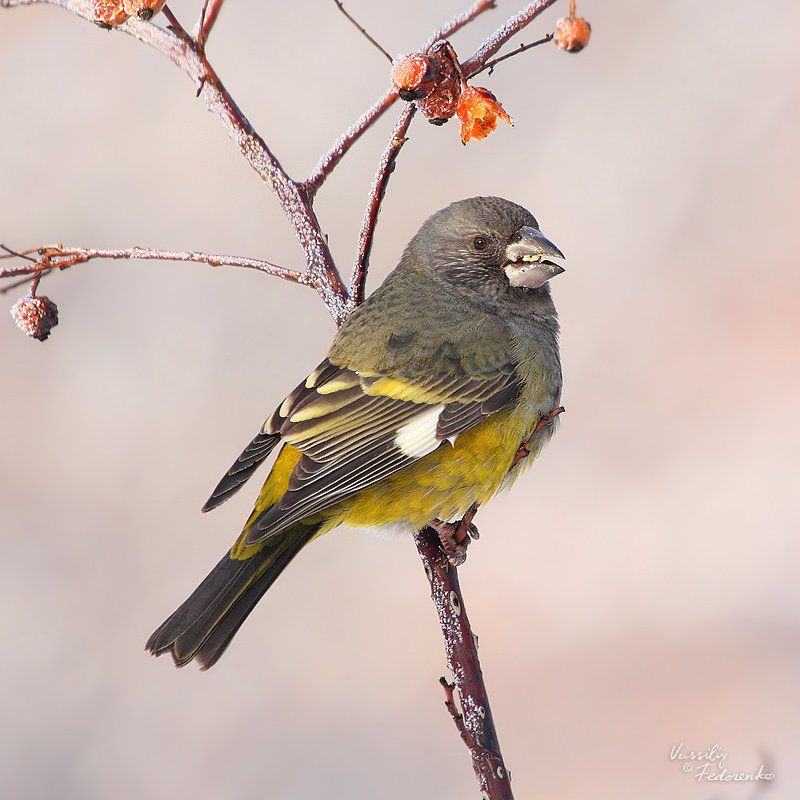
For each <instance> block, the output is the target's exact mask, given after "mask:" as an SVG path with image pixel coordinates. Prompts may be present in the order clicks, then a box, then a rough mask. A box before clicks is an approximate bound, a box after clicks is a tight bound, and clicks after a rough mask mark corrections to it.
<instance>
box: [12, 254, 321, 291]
mask: <svg viewBox="0 0 800 800" xmlns="http://www.w3.org/2000/svg"><path fill="white" fill-rule="evenodd" d="M0 247H2V248H3V249H4V250H5V251H6V254H5V255H0V259H5V258H11V257H12V256H17V257H19V258H22V259H25V261H26V262H28V263H27V264H26V265H24V266H20V267H11V268H8V269H0V279H3V278H13V277H16V276H18V275H30V276H34V279H38V278H39V277H42V276H44V275H47V274H49V273H50V272H52V271H53V270H62V269H68V268H69V267H73V266H75V265H76V264H85V263H86V262H87V261H92V260H93V259H96V258H108V259H138V260H141V261H192V262H195V263H197V264H208V265H209V266H211V267H242V268H244V269H255V270H258V271H259V272H263V273H265V274H267V275H274V276H275V277H277V278H283V280H287V281H292V282H293V283H300V284H303V285H305V286H315V284H314V281H313V278H312V277H311V276H309V275H308V274H306V273H303V272H295V271H294V270H291V269H286V268H284V267H279V266H277V265H276V264H272V263H270V262H269V261H262V260H261V259H257V258H243V257H241V256H223V255H212V254H210V253H197V252H194V251H175V250H155V249H153V248H150V247H128V248H123V249H104V248H90V247H65V246H64V245H63V244H54V245H49V246H47V247H34V248H31V249H29V250H21V251H19V252H16V251H14V250H10V249H9V248H7V247H5V246H4V245H0ZM32 255H35V256H36V258H31V256H32ZM25 282H26V281H17V282H14V283H11V284H8V285H6V286H3V287H2V289H0V294H2V293H4V292H7V291H9V290H10V289H13V288H15V287H16V286H19V285H20V284H22V283H25Z"/></svg>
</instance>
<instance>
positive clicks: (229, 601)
mask: <svg viewBox="0 0 800 800" xmlns="http://www.w3.org/2000/svg"><path fill="white" fill-rule="evenodd" d="M317 530H318V526H315V525H301V524H297V525H293V526H292V527H291V528H288V529H287V530H285V531H282V532H281V533H279V534H277V535H276V536H274V537H271V538H269V539H266V540H264V546H263V547H262V548H261V549H260V550H259V551H258V552H257V553H255V554H254V555H253V556H251V557H250V558H248V559H242V560H238V559H233V558H230V555H229V554H226V555H225V556H224V557H223V558H222V560H221V561H220V562H219V564H217V566H216V567H214V569H212V570H211V572H210V573H209V575H208V577H206V579H205V580H204V581H203V582H202V583H201V584H200V585H199V586H198V587H197V588H196V589H195V590H194V592H192V594H191V596H190V597H189V599H188V600H186V601H185V602H184V603H183V605H181V606H180V607H179V608H178V609H177V611H175V612H174V613H173V614H172V615H171V616H170V617H168V618H167V619H166V620H165V621H164V623H163V624H162V625H161V626H160V627H159V628H158V630H156V631H155V633H153V635H152V636H151V637H150V638H149V639H148V641H147V644H146V645H145V648H146V649H147V650H149V651H150V652H151V653H152V654H153V655H156V656H160V655H161V654H162V653H171V654H172V658H173V660H174V661H175V664H176V666H179V667H182V666H184V664H188V663H189V662H190V661H192V659H195V658H196V659H197V661H198V662H199V663H200V668H201V669H208V668H209V667H212V666H214V664H216V663H217V661H218V660H219V658H220V656H222V654H223V653H224V652H225V649H226V648H227V647H228V645H229V644H230V642H231V639H233V637H234V635H235V634H236V631H238V630H239V627H240V626H241V624H242V623H243V622H244V621H245V619H247V615H248V614H249V613H250V612H251V611H252V610H253V609H254V608H255V606H256V603H258V601H259V600H260V599H261V597H262V595H263V594H264V592H266V591H267V589H269V587H270V586H272V584H273V583H274V582H275V579H276V578H277V577H278V575H280V574H281V572H283V570H284V569H286V567H287V566H288V565H289V562H290V561H291V560H292V559H293V558H294V557H295V556H296V555H297V554H298V553H299V552H300V551H301V550H302V549H303V547H304V546H305V545H306V544H307V543H308V542H309V541H311V539H313V538H314V536H315V535H316V532H317Z"/></svg>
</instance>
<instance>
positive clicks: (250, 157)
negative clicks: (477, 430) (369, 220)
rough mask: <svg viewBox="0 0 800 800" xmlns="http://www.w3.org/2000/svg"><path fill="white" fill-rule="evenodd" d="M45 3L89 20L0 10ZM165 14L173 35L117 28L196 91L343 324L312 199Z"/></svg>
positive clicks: (80, 3) (149, 27)
mask: <svg viewBox="0 0 800 800" xmlns="http://www.w3.org/2000/svg"><path fill="white" fill-rule="evenodd" d="M36 3H48V4H50V5H57V6H60V7H61V8H65V9H67V10H69V11H72V12H73V13H74V14H77V15H78V16H80V17H83V18H84V19H87V20H89V21H93V19H94V18H93V14H92V4H91V1H90V0H0V8H12V7H14V6H20V5H33V4H36ZM164 14H165V15H166V16H167V18H168V19H169V20H170V21H171V22H172V24H173V26H175V29H176V32H170V31H165V30H163V29H161V28H159V27H157V26H156V25H153V24H151V23H149V22H142V21H141V20H139V19H135V18H130V19H129V20H128V21H127V22H125V23H124V24H123V25H120V26H119V30H122V31H123V32H125V33H127V34H129V35H131V36H133V37H135V38H136V39H139V40H140V41H142V42H145V43H146V44H149V45H150V46H151V47H153V48H155V49H156V50H158V51H159V52H160V53H162V54H163V55H165V56H167V58H169V59H170V60H171V61H172V62H173V63H174V64H175V65H176V66H178V67H179V68H180V69H181V70H182V71H183V72H184V73H185V74H186V75H187V76H189V78H191V79H192V81H194V83H195V84H196V85H197V86H198V87H199V88H198V95H202V97H203V99H204V101H205V104H206V108H207V109H208V111H209V112H211V114H212V115H214V116H215V117H216V118H217V119H219V120H220V121H221V122H222V123H223V125H224V126H225V130H226V131H227V133H228V136H229V137H230V139H231V140H232V141H233V142H234V143H235V144H236V146H237V147H238V148H239V151H240V152H241V153H242V155H243V156H244V157H245V159H246V160H247V162H248V163H249V164H250V166H251V167H252V168H253V169H254V170H255V171H256V173H257V174H258V176H259V177H260V178H261V180H262V181H263V182H264V183H265V184H266V185H267V186H268V187H269V188H270V189H271V190H272V191H273V193H274V194H275V196H276V197H277V199H278V203H279V204H280V206H281V208H282V209H283V211H284V213H285V214H286V216H287V217H288V218H289V221H290V223H291V225H292V228H293V229H294V233H295V236H296V237H297V239H298V240H299V242H300V246H301V247H302V248H303V252H304V254H305V257H306V273H307V274H308V276H309V278H310V279H311V281H312V282H313V283H314V285H315V287H316V288H317V291H318V292H319V294H320V296H321V297H322V300H323V302H324V303H325V305H326V306H327V307H328V310H329V311H330V313H331V315H332V316H333V318H334V320H336V321H337V323H340V322H341V321H343V320H344V317H345V313H346V308H347V290H346V289H345V286H344V284H343V283H342V280H341V278H340V277H339V273H338V271H337V269H336V265H335V264H334V261H333V256H332V255H331V252H330V249H329V247H328V243H327V241H326V239H325V236H324V235H323V233H322V229H321V227H320V224H319V221H318V220H317V217H316V214H315V213H314V210H313V209H312V207H311V198H310V197H309V196H308V195H307V194H306V192H305V191H304V190H303V187H302V184H299V183H297V182H295V181H293V180H292V179H291V178H290V177H289V176H288V174H287V173H286V171H285V170H284V168H283V166H282V165H281V163H280V161H278V159H277V158H276V157H275V155H274V154H273V153H272V151H271V150H270V149H269V147H268V146H267V143H266V142H265V141H264V139H263V138H262V137H261V136H260V135H259V134H258V133H257V132H256V131H255V130H254V129H253V126H252V125H251V124H250V121H249V120H248V119H247V117H245V115H244V114H243V113H242V111H241V110H240V109H239V107H238V106H237V105H236V103H235V102H234V100H233V98H232V97H231V95H230V93H229V92H228V90H227V89H226V88H225V86H224V85H223V83H222V81H221V80H220V79H219V76H218V75H217V73H216V72H215V71H214V69H213V67H212V66H211V64H210V63H209V61H208V59H207V58H206V56H205V53H204V52H203V51H202V50H200V49H199V48H198V46H197V44H196V43H195V42H194V40H192V39H191V37H189V36H188V34H186V32H185V31H184V30H183V28H182V27H181V26H180V25H179V24H178V23H177V20H176V19H175V17H174V16H173V15H172V14H171V12H170V11H169V9H167V7H165V9H164Z"/></svg>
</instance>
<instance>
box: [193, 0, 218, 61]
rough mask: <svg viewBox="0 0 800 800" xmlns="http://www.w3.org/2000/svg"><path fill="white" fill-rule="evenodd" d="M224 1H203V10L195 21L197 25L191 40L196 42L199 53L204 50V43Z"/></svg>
mask: <svg viewBox="0 0 800 800" xmlns="http://www.w3.org/2000/svg"><path fill="white" fill-rule="evenodd" d="M224 2H225V0H205V2H204V3H203V10H202V11H201V12H200V19H198V20H197V25H196V26H195V29H194V31H193V32H192V34H193V36H192V38H193V39H194V40H195V42H197V46H198V47H199V48H200V50H201V52H202V51H205V49H206V42H207V41H208V35H209V34H210V33H211V29H212V28H213V27H214V23H215V22H216V21H217V16H218V15H219V12H220V9H221V8H222V4H223V3H224Z"/></svg>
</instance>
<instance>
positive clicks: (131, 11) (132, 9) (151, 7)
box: [122, 0, 164, 21]
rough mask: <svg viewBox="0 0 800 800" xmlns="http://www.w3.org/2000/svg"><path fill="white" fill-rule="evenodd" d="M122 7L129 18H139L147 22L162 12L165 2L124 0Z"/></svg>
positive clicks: (158, 0) (157, 0) (156, 0)
mask: <svg viewBox="0 0 800 800" xmlns="http://www.w3.org/2000/svg"><path fill="white" fill-rule="evenodd" d="M122 5H123V8H124V9H125V13H126V14H127V15H128V16H130V17H133V16H137V17H139V19H143V20H145V21H146V20H149V19H152V18H153V15H155V14H158V12H159V11H161V9H162V8H163V7H164V0H123V3H122Z"/></svg>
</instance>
